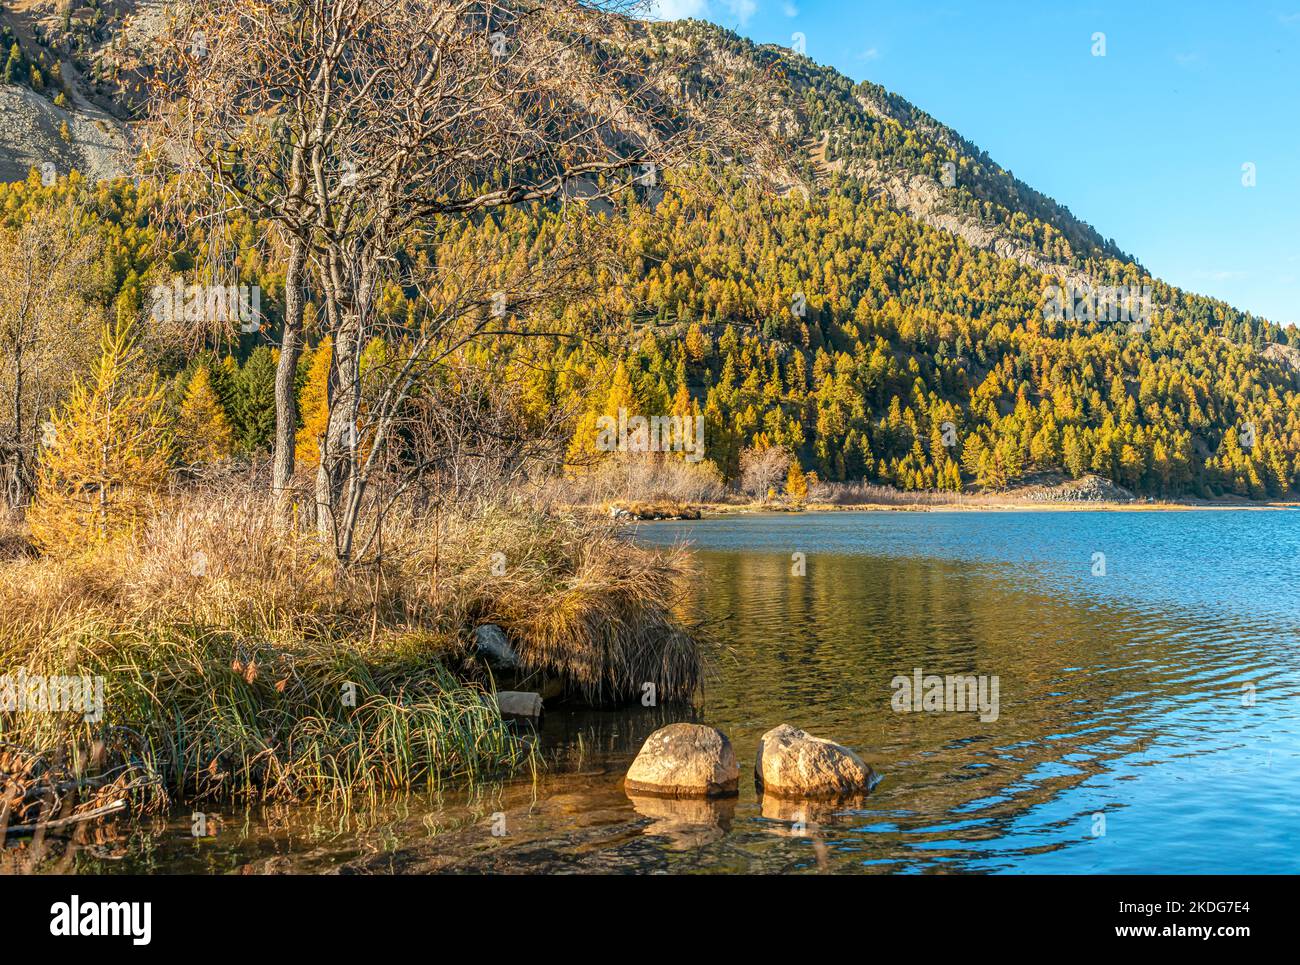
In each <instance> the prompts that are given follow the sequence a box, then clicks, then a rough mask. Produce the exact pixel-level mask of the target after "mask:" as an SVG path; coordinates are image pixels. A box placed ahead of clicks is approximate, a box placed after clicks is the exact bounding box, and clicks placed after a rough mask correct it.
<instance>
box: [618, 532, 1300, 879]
mask: <svg viewBox="0 0 1300 965" xmlns="http://www.w3.org/2000/svg"><path fill="white" fill-rule="evenodd" d="M637 538H638V539H639V540H641V541H642V542H645V543H660V544H662V543H673V542H685V543H688V544H689V545H691V546H692V547H694V549H695V551H696V554H697V557H698V559H699V564H700V577H699V580H698V585H699V586H698V592H697V593H696V594H695V597H694V599H693V600H692V603H691V606H692V607H693V608H694V609H695V611H696V613H697V614H698V615H700V616H704V617H707V618H709V619H711V620H713V621H715V629H716V632H717V636H718V637H719V639H720V640H723V641H725V643H726V645H727V647H728V648H729V650H728V654H727V657H726V659H725V660H724V661H723V669H722V671H721V674H720V679H719V680H718V681H716V682H715V684H714V686H713V687H712V688H711V690H710V692H709V695H708V699H707V701H706V705H705V706H706V712H705V714H704V718H705V719H706V720H707V721H708V722H710V723H714V724H717V725H718V726H721V727H723V729H724V730H726V731H727V732H728V733H729V734H730V736H731V738H732V741H733V743H734V744H736V746H737V751H738V754H739V755H740V756H741V757H742V760H745V761H748V760H750V759H752V752H753V751H752V749H753V747H755V746H756V743H757V738H758V736H759V735H760V734H761V733H762V732H763V731H764V730H766V729H767V728H769V727H771V726H775V725H776V724H777V723H780V722H781V721H782V720H788V721H789V722H790V723H793V724H796V725H798V726H802V727H804V728H805V729H807V730H809V731H811V732H813V733H815V734H817V735H819V736H824V737H829V738H832V739H834V740H838V741H840V742H842V743H845V744H849V745H851V746H853V747H854V748H855V749H857V750H858V751H859V752H860V753H861V754H862V755H863V756H864V757H865V758H866V759H867V760H868V761H869V762H870V763H872V764H873V766H874V767H875V768H876V769H877V771H878V772H880V773H881V774H882V776H883V780H882V781H881V784H880V785H879V787H878V788H877V789H876V792H875V794H874V795H873V796H872V797H871V798H870V799H869V802H868V803H867V805H866V806H864V807H859V808H854V809H849V810H844V811H840V812H837V813H833V814H832V815H830V816H828V817H827V818H826V819H825V820H824V821H823V827H822V832H823V840H822V841H821V842H811V841H810V842H809V845H810V847H811V846H812V845H813V844H819V845H822V846H823V847H822V848H821V850H822V851H823V852H824V853H823V854H822V856H821V857H820V858H819V859H818V860H819V861H820V863H821V865H822V866H826V865H829V866H831V867H833V868H835V869H836V870H847V869H845V868H844V865H845V864H848V863H857V864H860V865H862V866H864V867H871V868H875V869H877V870H882V871H896V872H900V871H901V872H920V871H935V870H941V869H944V868H949V869H952V870H965V871H1004V872H1005V871H1032V872H1072V873H1085V872H1087V873H1095V872H1103V873H1106V872H1130V873H1147V872H1175V873H1176V872H1242V873H1275V872H1291V873H1294V872H1298V871H1300V850H1298V849H1297V848H1296V847H1295V843H1296V841H1297V839H1298V838H1300V647H1298V644H1300V593H1298V592H1297V588H1300V515H1297V514H1296V513H1295V512H1290V511H1276V512H1273V511H1269V512H1263V511H1261V512H1052V513H1042V512H1039V513H984V512H980V513H961V512H954V513H888V512H886V513H830V514H803V515H770V516H751V517H742V518H729V519H718V520H705V521H700V522H692V523H681V524H652V525H644V526H641V527H639V529H638V532H637ZM796 553H802V554H804V555H805V564H804V565H805V573H804V575H803V576H798V575H795V574H793V573H792V566H794V563H793V562H792V554H796ZM1094 554H1104V575H1101V574H1102V569H1101V566H1099V565H1098V564H1099V563H1100V562H1101V558H1100V557H1095V556H1094ZM916 667H920V668H922V670H923V671H924V673H926V674H939V675H944V674H954V673H962V674H977V675H980V674H982V675H997V676H998V677H999V681H1000V693H999V696H1000V713H999V716H998V719H997V720H996V721H993V722H982V721H980V720H979V719H978V717H977V716H976V715H975V714H972V713H957V712H934V713H926V712H920V713H898V712H895V711H894V710H893V709H892V707H891V703H890V697H891V695H892V693H893V691H892V689H891V687H890V681H891V680H892V679H893V678H894V677H895V676H896V675H898V674H903V675H910V674H911V673H912V671H913V669H914V668H916ZM1248 688H1253V691H1252V690H1250V689H1248ZM745 805H746V802H745V801H744V800H742V802H741V810H742V812H743V810H744V808H745Z"/></svg>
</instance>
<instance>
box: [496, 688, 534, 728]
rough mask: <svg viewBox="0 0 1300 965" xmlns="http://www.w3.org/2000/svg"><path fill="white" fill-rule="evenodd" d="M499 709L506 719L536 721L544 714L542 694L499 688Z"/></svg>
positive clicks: (497, 697)
mask: <svg viewBox="0 0 1300 965" xmlns="http://www.w3.org/2000/svg"><path fill="white" fill-rule="evenodd" d="M496 699H497V710H499V711H500V712H501V716H502V717H503V718H504V719H506V720H527V721H536V720H539V719H540V718H541V716H542V695H541V694H532V693H528V692H527V691H523V690H498V691H497V693H496Z"/></svg>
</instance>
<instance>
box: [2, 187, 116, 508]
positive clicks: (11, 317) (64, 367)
mask: <svg viewBox="0 0 1300 965" xmlns="http://www.w3.org/2000/svg"><path fill="white" fill-rule="evenodd" d="M94 258H95V245H94V241H93V239H92V238H90V237H89V236H87V235H86V234H85V233H84V231H82V230H81V229H80V228H79V227H78V224H77V215H76V211H75V209H74V208H72V207H71V206H65V207H63V208H58V209H40V210H38V211H37V212H36V213H35V214H34V215H33V216H32V218H31V219H30V220H28V221H25V222H24V223H23V224H22V225H20V226H19V227H17V228H13V229H10V228H4V227H0V393H2V394H3V399H4V406H3V408H2V409H0V465H2V466H3V467H4V476H5V479H4V484H5V489H6V498H7V499H8V501H9V504H10V505H11V506H14V507H19V506H22V505H24V504H26V503H27V501H28V500H29V499H30V498H31V495H32V492H33V490H34V487H35V475H34V473H33V467H34V464H35V461H36V454H37V452H38V450H39V448H40V446H41V444H42V439H43V435H44V433H45V432H48V431H49V429H48V425H47V420H48V418H49V415H50V412H51V410H52V409H53V407H54V405H55V404H56V403H57V402H59V401H60V400H61V399H62V398H63V397H64V396H65V395H66V393H67V391H68V389H69V388H70V386H71V383H72V377H73V374H74V373H76V372H77V371H80V370H82V369H83V368H84V367H85V366H86V365H87V364H88V363H89V360H90V359H91V358H92V357H93V356H94V348H95V333H96V332H97V331H98V329H99V327H100V326H101V324H102V319H101V312H100V310H99V309H97V308H96V307H95V306H94V305H93V301H92V299H91V297H90V288H91V279H90V275H91V270H90V269H91V266H92V264H93V262H94ZM43 427H44V428H43Z"/></svg>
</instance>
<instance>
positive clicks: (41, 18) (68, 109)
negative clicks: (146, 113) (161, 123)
mask: <svg viewBox="0 0 1300 965" xmlns="http://www.w3.org/2000/svg"><path fill="white" fill-rule="evenodd" d="M164 17H165V13H164V5H163V3H162V0H90V3H88V4H85V5H78V0H9V2H5V3H3V4H0V79H2V80H3V82H0V180H4V181H13V180H18V179H21V178H25V177H27V175H28V173H29V171H31V170H32V169H35V170H36V171H38V172H40V173H41V174H42V175H43V176H45V177H49V176H51V172H52V173H53V175H55V176H60V177H62V176H66V175H67V174H68V173H69V172H70V171H72V170H74V169H75V170H77V171H79V172H80V173H81V174H82V175H84V176H86V177H88V178H91V179H93V180H99V179H104V178H112V177H116V176H119V175H122V174H124V173H126V172H127V171H129V170H130V167H131V163H132V160H133V153H134V152H133V147H134V138H133V136H132V125H133V122H134V121H135V119H137V118H138V117H139V116H140V115H141V112H142V109H143V106H144V101H145V90H146V87H145V85H146V82H147V79H148V75H149V67H148V64H149V55H150V48H151V42H152V39H153V38H154V37H155V36H157V33H158V31H159V30H160V29H161V27H162V24H163V22H164ZM15 52H16V54H17V55H16V56H15Z"/></svg>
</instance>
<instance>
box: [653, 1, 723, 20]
mask: <svg viewBox="0 0 1300 965" xmlns="http://www.w3.org/2000/svg"><path fill="white" fill-rule="evenodd" d="M708 9H709V0H654V3H652V4H651V5H650V16H651V17H653V18H654V19H656V20H685V19H686V18H687V17H694V18H695V19H697V20H700V19H703V18H704V16H705V14H706V13H707V12H708Z"/></svg>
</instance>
